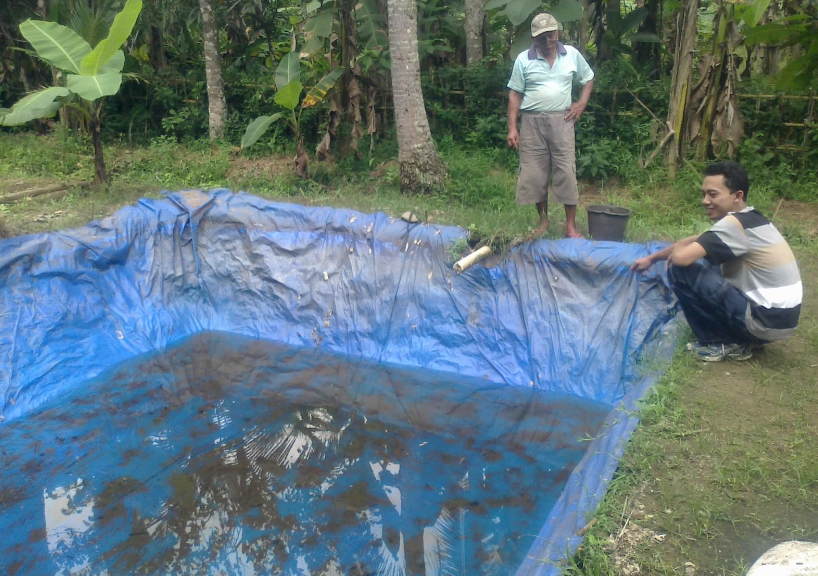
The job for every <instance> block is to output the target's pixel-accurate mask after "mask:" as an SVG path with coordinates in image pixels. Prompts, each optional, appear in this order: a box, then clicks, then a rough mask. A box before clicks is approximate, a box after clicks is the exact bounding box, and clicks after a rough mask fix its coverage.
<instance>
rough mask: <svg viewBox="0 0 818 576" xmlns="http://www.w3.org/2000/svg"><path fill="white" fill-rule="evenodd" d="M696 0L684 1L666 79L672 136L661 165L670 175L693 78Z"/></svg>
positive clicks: (680, 144)
mask: <svg viewBox="0 0 818 576" xmlns="http://www.w3.org/2000/svg"><path fill="white" fill-rule="evenodd" d="M698 9H699V0H685V2H684V5H683V7H682V11H681V12H680V13H679V16H678V17H677V18H678V24H677V26H676V29H677V35H676V50H675V51H674V61H673V73H672V75H671V80H670V106H669V108H668V114H667V121H668V125H669V126H670V129H671V130H673V132H674V134H675V136H674V138H673V141H672V142H670V144H669V145H668V148H667V152H666V154H665V165H666V166H667V168H668V171H669V172H670V176H671V177H673V176H675V175H676V168H677V166H678V163H679V158H681V157H682V156H683V155H684V144H685V139H684V137H683V135H682V129H683V127H684V123H685V117H686V114H687V109H688V98H689V96H690V88H691V86H690V85H691V82H692V80H693V52H694V50H695V49H696V16H697V11H698Z"/></svg>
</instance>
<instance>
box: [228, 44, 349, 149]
mask: <svg viewBox="0 0 818 576" xmlns="http://www.w3.org/2000/svg"><path fill="white" fill-rule="evenodd" d="M343 72H344V69H343V68H340V67H339V68H336V69H335V70H333V71H331V72H329V73H328V74H327V75H326V76H324V77H323V78H322V79H321V80H319V81H318V82H317V83H316V84H315V86H313V88H312V89H310V90H309V91H308V92H307V95H306V96H305V97H304V99H303V100H302V101H301V108H300V110H299V112H298V114H296V113H295V109H296V107H298V104H299V100H300V98H301V92H302V91H303V89H304V87H303V86H302V84H301V66H300V62H299V55H298V52H290V53H289V54H287V56H285V57H284V58H283V59H282V61H281V63H280V64H279V65H278V68H277V69H276V86H277V87H278V90H277V91H276V93H275V98H274V100H275V103H276V104H278V105H279V106H282V107H283V108H286V109H287V110H289V111H290V113H291V117H290V119H289V120H288V122H287V123H288V124H289V126H290V128H291V129H292V131H293V133H294V135H295V138H296V142H297V143H298V147H299V150H300V149H301V148H302V146H303V130H302V123H301V115H302V113H303V112H304V110H305V109H308V108H311V107H313V106H316V105H317V104H319V103H320V102H321V101H322V100H323V99H324V98H325V97H326V95H327V93H328V92H329V91H330V90H331V89H332V88H333V86H335V83H336V82H337V81H338V80H339V79H340V77H341V75H342V74H343ZM282 117H283V116H282V114H281V113H277V114H273V115H272V116H260V117H258V118H256V119H255V120H253V121H252V122H251V123H250V124H249V125H248V126H247V130H246V131H245V133H244V136H243V137H242V139H241V146H242V148H249V147H250V146H252V145H253V144H255V143H256V142H257V141H258V139H259V138H260V137H261V136H262V135H263V134H264V133H265V132H266V131H267V129H268V128H269V127H270V125H271V124H272V123H273V122H275V121H276V120H278V119H279V118H282Z"/></svg>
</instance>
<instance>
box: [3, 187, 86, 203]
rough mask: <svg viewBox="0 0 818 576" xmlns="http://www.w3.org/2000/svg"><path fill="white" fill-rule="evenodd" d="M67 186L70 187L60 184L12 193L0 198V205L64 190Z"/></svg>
mask: <svg viewBox="0 0 818 576" xmlns="http://www.w3.org/2000/svg"><path fill="white" fill-rule="evenodd" d="M69 186H71V185H70V184H66V183H62V184H53V185H51V186H46V187H44V188H29V189H28V190H21V191H20V192H13V193H11V194H8V195H6V196H2V197H0V204H14V203H15V202H18V201H20V200H22V199H24V198H33V197H34V196H40V195H42V194H48V193H49V192H57V191H58V190H64V189H66V188H68V187H69Z"/></svg>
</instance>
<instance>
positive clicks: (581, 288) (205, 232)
mask: <svg viewBox="0 0 818 576" xmlns="http://www.w3.org/2000/svg"><path fill="white" fill-rule="evenodd" d="M464 235H465V233H464V231H463V230H460V229H458V228H453V227H438V226H434V225H427V224H408V223H406V222H404V221H401V220H395V219H392V218H390V217H388V216H386V215H384V214H371V215H367V214H361V213H358V212H355V211H351V210H339V209H330V208H307V207H303V206H297V205H288V204H277V203H271V202H268V201H265V200H262V199H259V198H257V197H254V196H250V195H247V194H236V195H234V194H233V193H231V192H230V191H228V190H214V191H211V192H209V193H206V192H201V191H185V192H180V193H175V194H170V195H169V196H168V197H167V199H164V200H158V201H155V200H143V201H140V202H139V203H138V204H136V205H135V206H132V207H129V208H125V209H123V210H120V211H119V212H118V213H117V214H115V215H114V216H113V217H111V218H108V219H105V220H103V221H100V222H94V223H91V224H89V225H88V226H86V227H84V228H81V229H77V230H72V231H68V232H57V233H49V234H39V235H33V236H27V237H21V238H13V239H8V240H4V241H2V242H0V418H2V420H3V423H2V424H0V425H2V426H12V427H13V426H15V422H16V421H18V420H20V419H25V418H27V417H29V416H32V417H33V415H35V413H36V412H37V410H39V409H41V408H43V407H46V406H51V405H54V404H55V403H59V402H60V399H61V398H64V397H67V396H70V395H72V394H76V393H77V391H78V390H82V386H83V385H84V384H85V383H87V382H89V381H90V380H93V379H94V378H96V377H98V376H100V374H102V373H103V372H104V371H106V370H109V369H112V368H113V367H115V366H117V365H119V364H122V363H123V362H126V361H128V360H130V359H133V358H135V357H136V356H139V355H142V354H151V353H153V354H158V353H162V352H164V351H166V350H167V349H168V347H169V346H171V345H172V344H174V343H175V342H178V341H181V340H183V339H185V338H186V337H189V336H192V335H194V334H197V333H201V332H206V331H219V332H228V333H233V334H237V335H244V336H249V337H252V338H261V339H265V340H271V341H275V342H279V343H283V344H288V345H292V346H298V347H302V348H305V347H306V348H310V347H312V348H316V347H317V348H320V349H322V350H325V351H327V352H331V353H337V354H342V355H346V356H348V357H352V358H364V359H369V360H374V361H376V362H387V363H392V364H399V365H403V366H407V367H417V368H426V369H432V370H441V371H444V372H450V373H454V374H459V375H462V376H464V377H470V378H478V379H482V380H483V381H486V380H487V381H489V382H493V383H499V384H506V385H512V386H525V387H535V388H537V389H540V390H543V391H546V392H553V393H554V394H565V395H572V396H575V397H577V398H578V399H584V400H587V401H592V402H596V403H602V404H604V405H607V406H609V407H610V414H609V415H608V417H607V421H606V424H607V425H606V426H605V427H604V429H603V433H601V434H600V435H599V436H598V437H596V438H595V439H594V440H593V441H591V442H589V443H588V449H587V451H586V452H585V455H584V457H583V458H582V460H581V461H580V463H579V464H578V465H577V466H576V467H575V468H574V469H573V471H572V472H571V474H570V476H569V477H568V480H567V483H566V485H565V488H564V490H563V491H562V493H561V495H560V496H559V498H558V499H557V502H556V504H555V505H554V506H553V508H552V509H551V511H550V513H549V514H548V516H547V518H543V519H542V521H543V522H544V524H543V527H542V529H541V530H540V532H539V535H538V536H539V537H537V538H534V539H533V544H532V546H531V549H530V550H529V551H528V553H527V554H526V555H525V560H524V561H523V563H522V565H521V566H520V568H519V569H518V570H517V574H520V575H528V574H543V575H545V574H557V573H559V562H560V561H562V560H564V558H565V557H566V554H567V553H569V552H570V551H571V550H573V549H575V547H576V545H578V543H579V541H580V540H581V539H580V537H579V536H577V534H576V533H577V531H578V530H579V529H580V528H581V527H582V526H583V525H584V524H585V522H586V521H587V518H588V516H589V515H590V514H592V513H593V510H594V509H595V508H596V506H597V504H598V502H599V499H600V498H601V497H602V495H603V493H604V490H605V488H606V486H607V485H608V483H609V482H610V478H611V475H612V474H613V471H614V470H615V468H616V465H617V462H618V460H619V458H620V457H621V454H622V451H623V450H624V446H625V443H626V442H627V439H628V438H629V437H630V434H631V432H632V430H633V427H634V426H635V424H636V421H637V420H636V415H635V414H634V413H632V412H631V410H633V408H634V407H635V403H636V401H637V400H638V399H639V398H640V397H642V396H643V395H644V394H645V392H646V391H647V390H648V389H649V387H650V385H651V383H652V381H653V379H654V378H655V377H656V376H657V375H658V374H659V373H660V371H661V369H662V367H663V366H664V365H665V364H666V362H667V361H668V360H669V357H670V355H671V354H672V351H673V349H674V347H675V342H676V328H677V325H678V322H676V321H675V311H676V307H675V301H674V300H673V298H672V294H671V292H670V291H669V290H668V288H667V282H666V278H665V277H664V272H663V269H662V267H660V266H656V267H654V269H653V270H651V271H650V272H649V273H646V274H642V275H640V276H632V275H631V274H630V273H629V270H628V268H629V266H630V264H631V263H632V262H633V260H634V259H636V258H638V257H640V256H644V255H646V254H648V253H649V252H652V251H655V250H657V249H658V248H659V246H658V245H652V246H642V245H628V244H620V243H605V242H598V243H594V242H590V241H576V240H565V241H556V242H552V241H540V242H536V243H532V244H528V245H526V246H523V247H520V248H517V249H514V250H512V251H511V252H510V253H509V254H508V255H507V257H506V258H505V259H504V260H503V262H502V263H500V264H499V265H498V266H496V267H494V268H483V267H480V266H475V267H473V268H471V269H469V270H468V271H466V272H465V273H464V274H462V275H459V276H458V275H456V274H454V273H453V272H452V270H451V262H450V257H449V246H450V245H451V244H452V243H453V242H454V241H456V240H457V239H459V238H463V237H464ZM645 358H648V359H650V362H648V363H647V364H646V363H645V362H644V359H645ZM646 365H649V366H650V370H648V371H646V370H645V369H644V368H643V367H644V366H646ZM4 449H10V450H12V451H13V450H14V447H13V446H12V447H4ZM0 490H2V481H0ZM0 506H2V503H0ZM293 573H294V572H293ZM427 574H429V572H428V569H427Z"/></svg>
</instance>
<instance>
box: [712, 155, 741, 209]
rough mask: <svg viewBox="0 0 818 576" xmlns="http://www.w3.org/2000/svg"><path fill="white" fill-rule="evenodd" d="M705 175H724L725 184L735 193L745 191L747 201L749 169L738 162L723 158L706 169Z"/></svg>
mask: <svg viewBox="0 0 818 576" xmlns="http://www.w3.org/2000/svg"><path fill="white" fill-rule="evenodd" d="M704 175H705V176H724V185H725V186H727V188H728V189H729V190H730V192H733V193H734V194H735V193H736V192H738V191H739V190H743V191H744V201H745V202H746V201H747V193H748V192H749V191H750V178H749V177H748V176H747V170H745V169H744V166H742V165H741V164H739V163H738V162H733V161H732V160H723V161H721V162H713V163H712V164H711V165H710V166H708V167H707V168H705V169H704Z"/></svg>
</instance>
